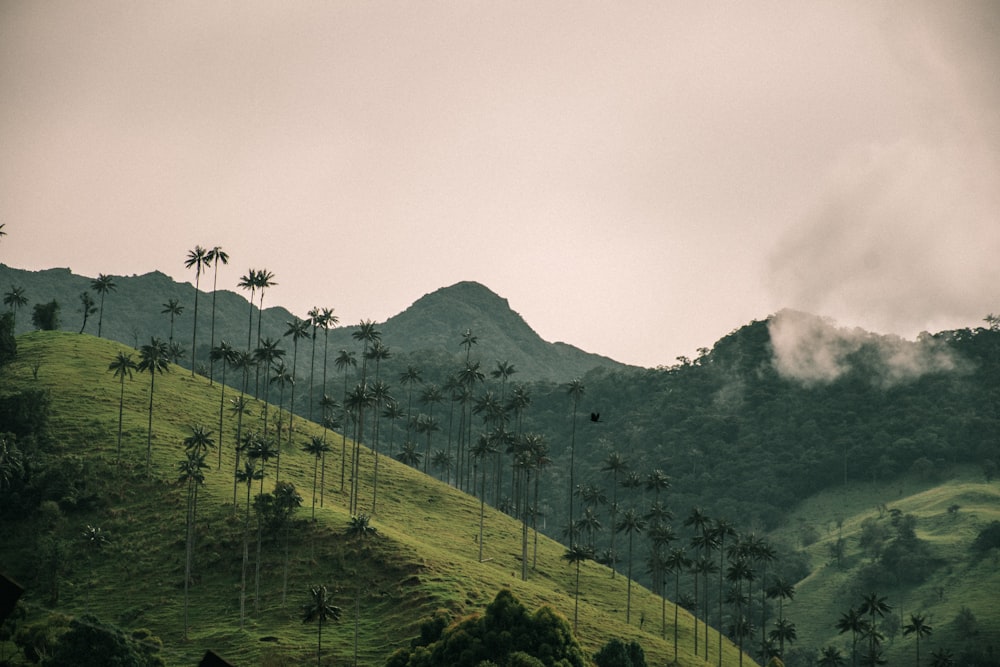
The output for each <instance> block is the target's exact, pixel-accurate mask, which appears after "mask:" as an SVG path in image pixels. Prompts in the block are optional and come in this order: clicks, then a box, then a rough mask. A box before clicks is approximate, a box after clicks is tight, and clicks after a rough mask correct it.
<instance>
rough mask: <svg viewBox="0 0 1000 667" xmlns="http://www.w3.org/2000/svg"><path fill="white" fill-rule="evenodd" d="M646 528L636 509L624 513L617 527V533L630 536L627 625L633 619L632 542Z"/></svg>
mask: <svg viewBox="0 0 1000 667" xmlns="http://www.w3.org/2000/svg"><path fill="white" fill-rule="evenodd" d="M645 528H646V520H645V519H643V518H642V517H641V516H639V513H638V512H637V511H636V510H635V508H629V509H627V510H625V511H624V512H623V513H622V518H621V521H619V522H618V524H617V525H616V526H615V532H617V533H621V532H624V533H625V534H626V535H628V589H627V590H628V593H627V595H626V600H627V602H626V603H625V623H626V625H627V624H628V623H629V622H630V621H631V618H632V542H633V538H634V537H635V536H636V535H638V534H639V533H641V532H642V531H643V530H644V529H645Z"/></svg>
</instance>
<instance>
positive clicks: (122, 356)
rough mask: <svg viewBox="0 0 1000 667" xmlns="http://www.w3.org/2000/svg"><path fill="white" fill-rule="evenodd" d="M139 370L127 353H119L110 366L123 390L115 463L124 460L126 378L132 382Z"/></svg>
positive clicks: (119, 399)
mask: <svg viewBox="0 0 1000 667" xmlns="http://www.w3.org/2000/svg"><path fill="white" fill-rule="evenodd" d="M137 368H138V367H137V366H136V363H135V362H134V361H132V355H131V354H127V353H125V352H119V353H118V356H116V357H115V359H114V361H112V362H111V363H110V364H108V370H109V371H113V372H114V376H115V377H116V378H118V380H119V382H120V383H121V390H120V391H119V393H118V449H117V451H116V453H115V462H118V461H121V458H122V413H123V409H124V406H125V377H126V376H128V379H129V380H131V379H132V371H134V370H136V369H137Z"/></svg>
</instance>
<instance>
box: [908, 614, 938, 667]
mask: <svg viewBox="0 0 1000 667" xmlns="http://www.w3.org/2000/svg"><path fill="white" fill-rule="evenodd" d="M933 631H934V628H932V627H931V626H929V625H928V624H927V619H926V618H925V617H924V615H923V614H910V622H909V623H907V624H906V625H904V626H903V635H904V636H909V635H913V636H915V637H916V638H917V667H920V640H921V639H922V638H924V637H930V636H931V633H932V632H933Z"/></svg>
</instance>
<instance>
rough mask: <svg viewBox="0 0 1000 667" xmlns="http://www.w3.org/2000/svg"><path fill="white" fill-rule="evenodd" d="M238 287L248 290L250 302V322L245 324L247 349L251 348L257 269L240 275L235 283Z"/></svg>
mask: <svg viewBox="0 0 1000 667" xmlns="http://www.w3.org/2000/svg"><path fill="white" fill-rule="evenodd" d="M237 285H238V286H239V288H240V289H244V290H247V291H249V292H250V298H249V299H248V302H249V304H250V323H249V324H248V325H247V351H248V352H249V351H251V350H252V349H253V307H254V295H255V294H256V293H257V269H249V270H248V271H247V272H246V274H244V275H242V276H240V280H239V282H238V283H237Z"/></svg>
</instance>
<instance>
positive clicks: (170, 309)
mask: <svg viewBox="0 0 1000 667" xmlns="http://www.w3.org/2000/svg"><path fill="white" fill-rule="evenodd" d="M162 305H163V310H161V311H160V313H161V314H163V315H170V338H169V339H168V341H169V342H170V343H173V342H174V318H175V317H179V316H180V314H181V313H183V312H184V306H182V305H181V304H180V301H178V300H177V299H169V300H167V302H166V303H164V304H162Z"/></svg>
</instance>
